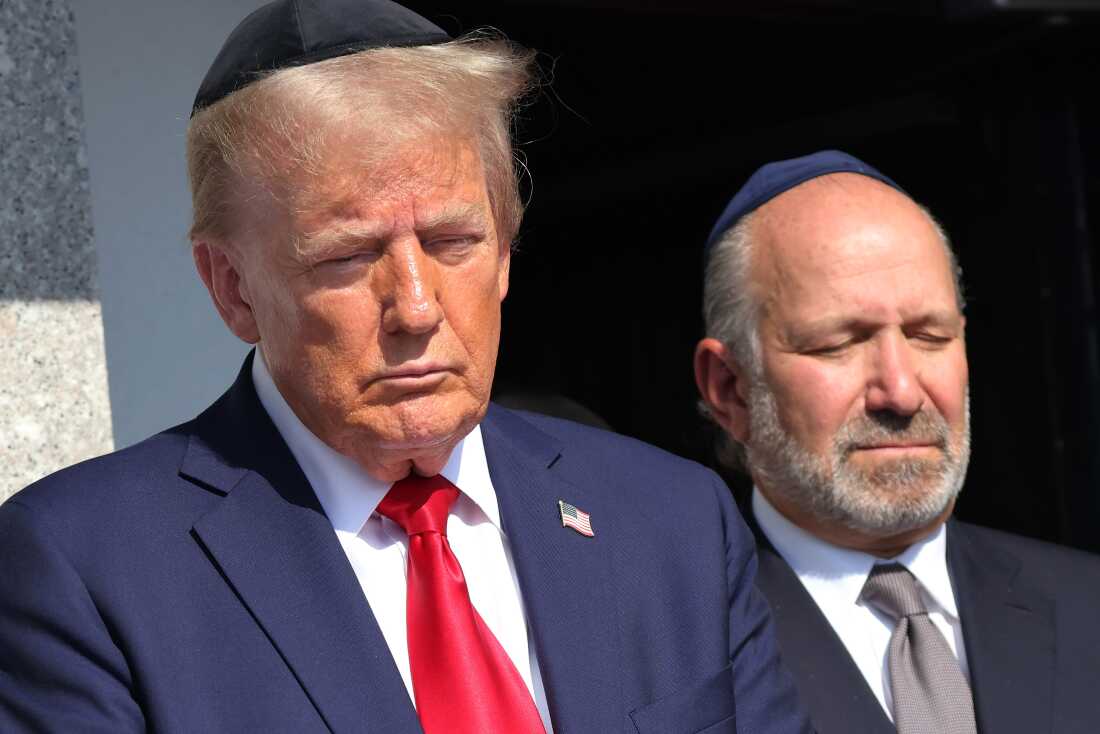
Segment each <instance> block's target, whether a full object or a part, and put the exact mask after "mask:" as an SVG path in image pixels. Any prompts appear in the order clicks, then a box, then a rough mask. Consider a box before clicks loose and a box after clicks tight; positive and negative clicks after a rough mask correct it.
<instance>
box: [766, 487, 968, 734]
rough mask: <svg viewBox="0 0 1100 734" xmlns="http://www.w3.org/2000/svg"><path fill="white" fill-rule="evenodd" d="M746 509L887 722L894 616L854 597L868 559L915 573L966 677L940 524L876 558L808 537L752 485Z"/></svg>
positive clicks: (934, 619) (930, 613) (868, 565)
mask: <svg viewBox="0 0 1100 734" xmlns="http://www.w3.org/2000/svg"><path fill="white" fill-rule="evenodd" d="M752 511H753V514H754V515H755V516H756V522H757V524H758V525H759V526H760V529H761V530H763V531H764V535H766V536H767V538H768V540H769V541H771V544H772V545H773V546H774V547H775V549H776V551H778V552H779V555H781V556H782V557H783V560H785V561H786V562H787V563H788V565H790V567H791V568H792V569H793V570H794V572H795V574H796V575H797V576H798V578H799V580H800V581H801V582H802V585H803V586H805V587H806V591H808V592H809V593H810V596H812V597H813V600H814V601H815V602H817V606H818V607H819V608H820V609H821V612H822V613H823V614H824V615H825V618H826V619H827V620H829V624H831V625H832V627H833V630H835V631H836V634H837V636H838V637H839V638H840V641H841V642H843V643H844V647H846V648H847V649H848V654H849V655H851V656H852V660H853V661H855V664H856V666H857V667H858V668H859V670H860V672H861V673H862V674H863V677H864V678H865V679H866V680H867V685H869V686H870V687H871V690H872V691H874V694H875V696H876V697H877V698H878V700H879V703H880V704H882V708H883V709H884V710H885V711H886V715H887V716H889V717H890V720H891V721H893V719H894V715H893V702H892V696H891V693H890V669H889V666H888V665H887V652H888V650H889V646H890V636H891V635H892V634H893V632H894V620H892V619H890V618H889V617H887V616H886V615H884V614H882V613H881V612H879V611H878V610H877V609H874V608H873V607H871V606H869V605H867V604H864V603H862V602H860V600H859V595H860V592H861V591H863V584H864V583H865V582H866V581H867V576H868V575H869V574H870V573H871V567H872V566H874V565H875V564H876V563H900V564H901V565H903V566H905V567H906V568H907V569H909V572H910V573H912V574H913V576H915V577H916V579H917V586H918V587H919V588H920V591H921V598H922V599H923V601H924V603H925V605H926V608H927V609H928V616H929V618H930V619H931V620H932V622H933V624H935V625H936V627H937V628H938V629H939V631H940V632H941V633H942V634H943V636H944V638H945V639H946V640H947V644H948V645H949V646H950V647H951V651H952V652H954V653H955V657H956V658H958V660H959V665H960V667H961V668H962V671H963V675H965V676H967V679H968V680H969V678H970V673H969V670H968V668H967V664H966V648H965V646H964V645H963V632H962V625H961V624H960V623H959V610H958V607H957V606H956V604H955V593H954V590H953V589H952V586H951V577H950V575H949V574H948V572H947V538H946V532H945V528H944V526H943V525H940V527H939V528H938V529H937V530H936V532H934V533H932V535H930V536H928V537H927V538H925V539H924V540H921V541H920V542H918V543H915V544H913V545H911V546H909V548H907V549H906V550H905V551H904V552H903V553H901V554H900V555H899V556H897V557H896V558H891V559H881V558H878V557H876V556H873V555H870V554H868V553H861V552H859V551H854V550H849V549H847V548H840V547H838V546H835V545H832V544H830V543H826V542H825V541H823V540H821V539H820V538H817V537H816V536H814V535H811V534H810V533H808V532H806V531H805V530H803V529H802V528H800V527H798V526H797V525H795V524H794V523H792V522H791V521H790V520H788V519H787V518H786V517H784V516H783V515H781V514H780V513H779V512H778V511H777V510H776V509H775V508H774V507H772V505H771V504H770V503H769V502H768V500H767V499H765V498H764V496H763V495H762V494H761V493H760V491H759V490H757V489H753V493H752Z"/></svg>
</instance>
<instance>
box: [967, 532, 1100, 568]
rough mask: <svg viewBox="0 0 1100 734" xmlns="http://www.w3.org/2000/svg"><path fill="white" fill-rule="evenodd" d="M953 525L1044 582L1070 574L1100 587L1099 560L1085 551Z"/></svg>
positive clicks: (1012, 534)
mask: <svg viewBox="0 0 1100 734" xmlns="http://www.w3.org/2000/svg"><path fill="white" fill-rule="evenodd" d="M953 522H955V525H956V526H957V527H956V530H957V532H961V533H963V534H965V535H966V536H968V537H969V538H970V539H971V540H972V541H974V542H976V543H978V544H981V545H985V546H987V547H991V548H995V549H998V550H1000V551H1003V552H1006V553H1009V554H1011V555H1013V556H1015V557H1016V558H1018V559H1019V560H1020V561H1021V562H1022V563H1023V564H1024V566H1025V569H1030V570H1031V571H1033V572H1037V573H1038V574H1039V575H1040V576H1042V577H1045V578H1047V579H1059V578H1062V577H1065V576H1068V575H1070V574H1074V575H1078V574H1085V575H1086V576H1087V577H1092V578H1095V579H1096V580H1097V582H1098V583H1100V556H1098V555H1096V554H1093V553H1088V552H1087V551H1083V550H1078V549H1076V548H1070V547H1068V546H1064V545H1058V544H1056V543H1049V542H1047V541H1043V540H1037V539H1035V538H1028V537H1026V536H1023V535H1016V534H1014V533H1009V532H1005V531H1003V530H995V529H993V528H987V527H983V526H981V525H972V524H970V523H965V522H958V521H953Z"/></svg>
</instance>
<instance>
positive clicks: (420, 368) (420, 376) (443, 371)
mask: <svg viewBox="0 0 1100 734" xmlns="http://www.w3.org/2000/svg"><path fill="white" fill-rule="evenodd" d="M451 372H452V370H451V368H450V367H449V366H447V365H445V364H442V363H439V362H422V363H412V364H406V365H402V366H400V367H397V368H395V369H392V370H388V371H386V372H384V373H382V374H381V375H380V376H379V377H377V378H375V380H374V381H375V382H376V383H379V384H381V385H385V386H387V387H391V388H397V389H409V390H423V389H430V388H432V387H435V386H436V385H438V384H439V383H441V382H443V380H445V379H446V378H447V375H448V374H450V373H451Z"/></svg>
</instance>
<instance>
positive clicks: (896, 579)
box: [860, 563, 977, 734]
mask: <svg viewBox="0 0 1100 734" xmlns="http://www.w3.org/2000/svg"><path fill="white" fill-rule="evenodd" d="M860 598H861V599H862V600H864V601H865V602H867V603H868V604H870V605H872V606H874V607H875V608H876V609H878V610H879V611H881V612H882V613H883V614H885V615H887V616H889V617H891V618H892V619H894V620H896V625H895V626H894V634H893V635H892V636H891V637H890V651H889V656H888V658H887V659H888V663H889V665H890V691H891V693H892V694H893V697H894V724H895V725H896V726H897V729H898V734H975V732H977V725H976V724H975V723H974V703H973V700H972V699H971V696H970V684H969V683H967V681H966V676H965V675H963V672H962V669H961V668H960V667H959V661H958V660H957V659H956V658H955V655H954V653H952V652H951V648H950V646H948V644H947V640H945V639H944V638H943V635H942V634H940V631H939V630H938V629H936V625H935V624H933V622H932V620H931V619H929V618H928V610H927V609H925V607H924V603H923V602H922V601H921V598H920V591H919V590H918V589H917V582H916V579H914V578H913V574H911V573H909V570H908V569H907V568H905V567H904V566H902V565H900V564H897V563H890V564H882V565H876V566H875V567H874V568H873V569H871V573H870V575H869V576H868V577H867V583H865V584H864V585H863V591H862V592H861V593H860Z"/></svg>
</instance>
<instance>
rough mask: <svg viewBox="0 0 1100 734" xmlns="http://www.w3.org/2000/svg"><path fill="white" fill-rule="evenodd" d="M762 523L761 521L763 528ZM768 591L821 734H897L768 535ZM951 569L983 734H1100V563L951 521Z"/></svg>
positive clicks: (763, 563) (764, 568)
mask: <svg viewBox="0 0 1100 734" xmlns="http://www.w3.org/2000/svg"><path fill="white" fill-rule="evenodd" d="M754 525H755V523H754ZM754 530H755V531H756V532H757V536H758V538H759V542H760V547H759V553H760V569H759V573H758V575H757V583H758V584H759V586H760V588H761V590H762V591H763V592H764V594H765V595H766V596H767V597H768V600H769V601H770V602H771V604H772V608H773V610H774V618H775V624H776V630H777V634H778V636H779V644H780V648H781V650H782V652H783V659H784V661H786V663H787V665H788V666H789V667H790V669H791V671H792V672H793V674H794V676H795V680H796V682H797V684H798V687H799V693H800V694H801V696H802V699H803V701H804V702H805V703H806V706H807V708H808V709H809V710H810V716H811V718H812V719H813V724H814V726H815V727H817V730H818V732H820V734H849V733H850V732H860V733H861V734H894V732H895V731H896V729H895V728H894V725H893V724H892V723H890V719H889V718H887V716H886V714H885V713H884V712H883V710H882V706H881V705H879V702H878V699H877V698H875V694H874V693H872V692H871V689H870V687H869V686H868V685H867V683H866V681H865V680H864V678H863V675H862V674H861V673H860V672H859V669H858V668H857V667H856V665H855V662H853V660H852V658H851V656H849V655H848V651H847V649H846V648H845V647H844V643H843V642H841V641H840V638H839V637H838V636H837V635H836V633H835V632H834V631H833V628H832V626H831V625H830V624H829V622H828V620H827V619H826V618H825V615H823V614H822V613H821V610H820V608H819V607H818V606H817V604H816V603H815V602H814V600H813V598H812V597H811V596H810V595H809V593H808V592H807V591H806V588H805V587H804V586H803V585H802V582H801V581H799V580H798V577H797V576H796V575H795V573H794V571H793V570H791V567H790V566H788V565H787V562H786V561H784V560H783V558H782V556H780V555H779V554H778V553H777V552H776V550H775V548H773V547H772V545H771V544H770V543H769V542H768V540H767V538H766V537H765V536H764V534H763V533H762V532H760V531H759V528H758V527H754ZM947 566H948V572H949V573H950V575H951V582H952V585H953V586H954V588H955V599H956V601H957V603H958V607H959V618H960V620H961V621H962V626H963V638H964V639H965V643H966V659H967V665H968V667H969V669H970V682H971V690H972V692H973V694H974V709H975V715H976V717H977V723H978V731H979V732H982V733H983V734H1094V733H1095V732H1097V731H1100V695H1098V689H1100V558H1097V557H1096V556H1093V555H1089V554H1086V553H1082V552H1080V551H1074V550H1071V549H1068V548H1062V547H1059V546H1055V545H1050V544H1048V543H1041V542H1039V541H1035V540H1030V539H1027V538H1022V537H1019V536H1015V535H1010V534H1008V533H1002V532H999V531H996V530H990V529H988V528H982V527H978V526H976V525H968V524H966V523H962V522H958V521H955V520H951V521H949V522H948V524H947Z"/></svg>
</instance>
